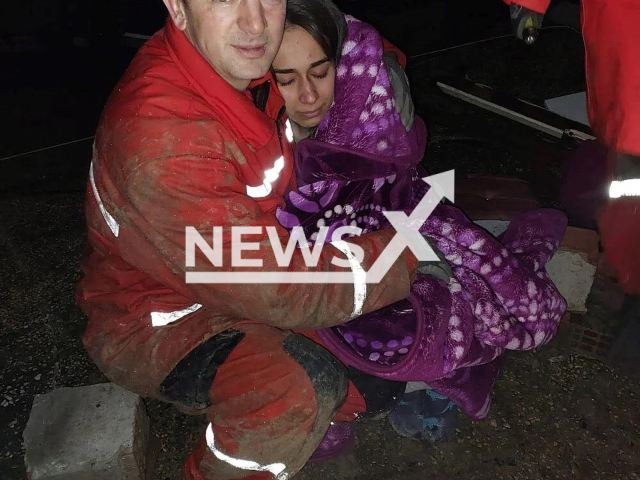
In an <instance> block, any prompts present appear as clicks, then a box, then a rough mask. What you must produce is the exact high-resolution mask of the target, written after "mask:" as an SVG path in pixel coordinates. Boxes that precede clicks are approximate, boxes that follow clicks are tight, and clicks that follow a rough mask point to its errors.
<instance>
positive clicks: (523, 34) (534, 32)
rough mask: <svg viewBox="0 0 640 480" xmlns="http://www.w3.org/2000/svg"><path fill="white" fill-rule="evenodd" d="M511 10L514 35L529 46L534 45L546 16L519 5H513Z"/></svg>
mask: <svg viewBox="0 0 640 480" xmlns="http://www.w3.org/2000/svg"><path fill="white" fill-rule="evenodd" d="M509 9H510V13H511V26H512V28H513V34H514V35H515V36H516V37H517V38H518V39H520V40H522V41H523V42H525V43H526V44H527V45H532V44H534V43H535V41H536V39H537V38H538V31H539V30H540V29H541V28H542V21H543V20H544V15H542V14H541V13H538V12H534V11H532V10H529V9H528V8H525V7H523V6H521V5H518V4H517V3H512V4H511V6H510V7H509Z"/></svg>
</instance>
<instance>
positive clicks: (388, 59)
mask: <svg viewBox="0 0 640 480" xmlns="http://www.w3.org/2000/svg"><path fill="white" fill-rule="evenodd" d="M383 61H384V65H385V67H386V68H387V72H388V73H389V80H390V81H391V88H393V93H394V94H395V100H396V110H397V111H398V113H399V114H400V119H401V120H402V124H403V125H404V128H406V130H407V131H409V130H411V127H412V126H413V120H414V118H415V107H414V105H413V100H412V99H411V87H410V86H409V79H408V78H407V74H406V73H404V70H403V69H402V67H401V66H400V63H398V57H396V54H395V53H393V52H385V53H384V56H383Z"/></svg>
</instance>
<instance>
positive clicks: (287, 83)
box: [276, 77, 295, 87]
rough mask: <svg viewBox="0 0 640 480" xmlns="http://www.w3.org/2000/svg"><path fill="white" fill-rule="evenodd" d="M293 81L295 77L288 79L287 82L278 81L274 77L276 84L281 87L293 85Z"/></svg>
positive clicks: (283, 80)
mask: <svg viewBox="0 0 640 480" xmlns="http://www.w3.org/2000/svg"><path fill="white" fill-rule="evenodd" d="M294 80H295V77H293V78H291V79H289V80H285V79H282V80H281V79H279V78H278V77H276V82H278V85H280V86H281V87H286V86H288V85H291V84H292V83H293V81H294Z"/></svg>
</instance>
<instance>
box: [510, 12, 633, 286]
mask: <svg viewBox="0 0 640 480" xmlns="http://www.w3.org/2000/svg"><path fill="white" fill-rule="evenodd" d="M504 1H505V2H506V3H507V4H510V5H511V10H512V18H514V21H515V24H516V31H517V32H522V31H524V30H525V28H523V27H518V26H525V25H534V26H535V27H536V28H539V26H540V25H541V23H542V16H543V15H544V14H545V13H546V11H547V9H548V7H549V4H550V0H504ZM639 25H640V2H637V1H636V0H619V1H610V0H582V35H583V38H584V43H585V59H586V75H587V97H588V110H589V120H590V123H591V127H592V129H593V131H594V133H595V135H596V137H597V138H598V140H599V141H600V142H601V143H602V144H604V145H605V146H606V147H607V149H608V151H609V160H608V165H607V172H608V173H607V179H606V182H607V185H606V189H605V192H603V194H604V195H607V196H608V198H607V201H606V202H605V205H604V207H603V208H602V210H601V211H600V212H599V218H598V227H599V231H600V236H601V239H602V246H603V253H604V256H605V258H606V260H607V261H608V263H609V264H610V265H611V267H612V268H613V269H614V271H615V272H616V275H617V277H618V280H619V283H620V285H621V286H622V288H623V289H624V290H625V292H626V293H628V294H632V295H638V294H640V254H638V252H637V249H638V244H639V243H640V61H639V58H640V57H639V56H638V46H639V45H640V29H638V26H639ZM517 32H516V33H517ZM519 36H520V38H522V36H521V35H519ZM523 39H524V38H523Z"/></svg>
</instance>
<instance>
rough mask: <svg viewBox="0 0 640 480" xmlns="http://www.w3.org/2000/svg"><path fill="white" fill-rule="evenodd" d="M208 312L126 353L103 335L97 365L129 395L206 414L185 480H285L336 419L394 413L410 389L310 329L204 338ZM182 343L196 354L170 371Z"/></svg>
mask: <svg viewBox="0 0 640 480" xmlns="http://www.w3.org/2000/svg"><path fill="white" fill-rule="evenodd" d="M204 310H205V309H201V310H200V311H198V312H197V313H196V314H195V315H196V317H198V318H195V319H191V320H192V321H191V322H190V321H185V322H178V323H176V324H174V325H169V326H166V327H162V328H156V327H153V326H151V325H146V326H143V327H141V328H140V329H136V330H135V332H134V333H132V334H130V335H129V336H128V340H127V342H126V345H125V346H124V347H123V344H122V343H121V338H122V337H120V336H118V335H108V336H105V337H103V340H104V343H103V344H102V349H103V351H109V352H112V353H111V355H110V356H109V360H108V361H103V362H100V364H99V366H100V368H101V370H102V371H103V372H104V373H105V374H106V375H107V376H108V377H109V378H110V379H112V380H114V381H116V383H118V384H120V385H122V386H124V387H125V388H130V389H131V390H133V391H140V390H141V389H142V390H143V391H144V392H146V395H147V396H150V397H154V398H157V399H159V400H162V401H166V402H169V403H172V404H173V405H175V406H176V407H177V408H178V409H180V410H182V411H183V412H185V413H189V414H204V415H206V421H207V425H208V426H207V430H206V431H205V433H203V435H202V437H201V439H200V441H199V443H198V445H197V446H196V448H195V450H194V451H193V452H192V453H191V455H190V457H189V458H188V459H187V462H186V464H185V468H184V474H183V479H184V480H196V479H197V480H230V479H252V480H257V479H269V478H279V477H277V475H274V474H275V473H277V472H278V470H279V468H280V466H282V467H284V468H285V473H286V475H287V476H288V477H291V476H292V475H293V474H295V473H296V472H297V471H299V470H300V469H301V468H302V467H303V466H304V465H305V463H306V462H307V461H308V460H309V458H310V457H311V456H312V454H313V453H314V451H315V450H316V448H317V447H318V445H319V444H320V443H321V441H322V439H323V437H324V435H325V433H326V431H327V429H328V428H329V426H330V424H331V422H349V421H352V420H354V419H355V417H356V416H357V415H358V414H365V415H366V414H371V415H376V414H379V413H381V412H386V411H389V410H390V409H391V408H393V406H394V405H395V403H397V400H398V399H399V398H400V397H401V394H402V392H403V391H404V387H405V384H404V383H401V382H393V381H388V380H383V379H377V378H374V377H370V376H368V375H365V374H363V373H361V372H357V371H355V370H353V369H351V368H349V369H347V368H345V366H344V365H343V364H341V363H340V362H339V361H338V360H337V359H336V358H335V357H334V356H333V355H331V354H330V353H329V351H328V350H326V349H325V348H324V347H322V346H321V345H320V341H319V339H318V337H317V334H316V333H315V332H314V331H304V332H296V333H294V332H291V331H286V330H281V329H278V328H275V327H272V326H268V325H264V324H258V323H244V322H241V323H238V324H236V325H233V326H232V327H231V328H229V329H228V330H226V331H223V332H222V333H219V334H217V335H214V336H213V337H210V338H206V337H205V338H206V339H205V340H204V341H201V339H202V338H203V337H202V333H206V324H207V320H206V318H205V317H206V316H207V315H206V311H204ZM122 328H123V329H129V327H128V326H127V325H126V324H123V325H122ZM129 331H130V330H129ZM113 333H114V332H111V334H113ZM118 338H120V340H118ZM185 342H186V343H190V344H193V348H192V349H190V348H187V351H189V350H190V351H189V353H187V354H186V355H185V356H183V357H182V360H180V361H179V362H178V363H177V365H176V366H175V367H171V366H167V365H175V362H174V361H172V360H171V359H172V358H174V357H175V356H176V351H177V350H180V351H185V349H184V343H185ZM112 343H113V344H112ZM149 358H156V359H158V361H153V362H149V361H148V359H149ZM160 359H162V361H160ZM141 378H143V379H144V380H143V382H144V384H145V387H140V384H141V383H140V379H141ZM356 385H357V388H356ZM274 462H277V463H274ZM274 465H275V466H274ZM282 478H284V477H282Z"/></svg>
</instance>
